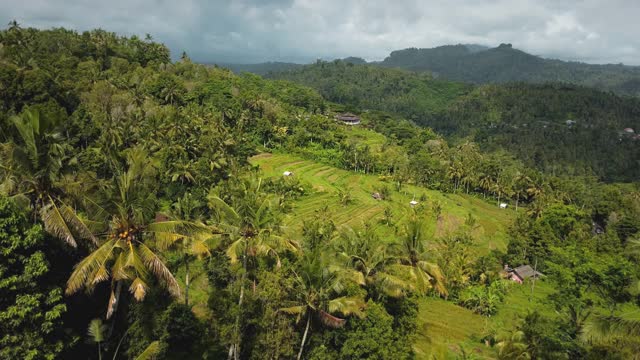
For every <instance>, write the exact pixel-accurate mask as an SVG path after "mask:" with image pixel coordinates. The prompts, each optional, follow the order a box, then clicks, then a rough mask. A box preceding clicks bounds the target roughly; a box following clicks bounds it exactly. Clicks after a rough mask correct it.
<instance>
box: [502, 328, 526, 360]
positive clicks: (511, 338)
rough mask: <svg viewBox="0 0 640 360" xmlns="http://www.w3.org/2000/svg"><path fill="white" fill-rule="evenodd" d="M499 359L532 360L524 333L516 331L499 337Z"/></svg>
mask: <svg viewBox="0 0 640 360" xmlns="http://www.w3.org/2000/svg"><path fill="white" fill-rule="evenodd" d="M497 340H498V342H497V343H496V347H497V348H498V359H500V360H528V359H531V354H529V351H528V347H527V344H526V343H525V342H524V340H525V336H524V333H523V332H522V331H514V332H513V333H510V334H504V335H502V336H499V337H498V339H497Z"/></svg>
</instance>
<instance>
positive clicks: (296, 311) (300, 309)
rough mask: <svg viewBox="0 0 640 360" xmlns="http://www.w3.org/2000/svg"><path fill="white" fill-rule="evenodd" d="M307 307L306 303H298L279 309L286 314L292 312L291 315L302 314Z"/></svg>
mask: <svg viewBox="0 0 640 360" xmlns="http://www.w3.org/2000/svg"><path fill="white" fill-rule="evenodd" d="M306 308H307V307H306V306H304V305H298V306H290V307H286V308H280V309H278V311H280V312H283V313H285V314H291V315H298V314H302V313H303V312H304V311H305V309H306Z"/></svg>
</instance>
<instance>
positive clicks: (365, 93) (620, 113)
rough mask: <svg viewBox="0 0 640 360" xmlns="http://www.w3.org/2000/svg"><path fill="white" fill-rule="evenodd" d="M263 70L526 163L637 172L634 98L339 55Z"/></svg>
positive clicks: (617, 177) (605, 173) (638, 112)
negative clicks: (478, 82)
mask: <svg viewBox="0 0 640 360" xmlns="http://www.w3.org/2000/svg"><path fill="white" fill-rule="evenodd" d="M456 51H459V49H458V50H456ZM465 51H466V50H465ZM489 51H490V50H487V51H484V52H485V53H486V52H489ZM269 77H273V78H279V79H286V80H290V81H293V82H297V83H300V84H303V85H306V86H310V87H313V88H315V89H316V90H318V91H319V92H320V93H321V94H322V95H323V96H324V97H325V98H327V99H329V100H331V101H334V102H338V103H341V104H344V105H347V106H350V107H354V108H360V109H375V110H382V111H389V112H393V113H397V114H400V115H402V116H404V117H406V118H408V119H411V120H413V121H414V122H416V123H418V124H420V125H423V126H429V127H432V128H433V129H434V130H436V131H438V132H440V133H443V134H445V135H447V136H448V137H449V138H450V139H463V138H465V137H469V136H470V137H472V138H473V139H474V140H475V141H477V142H478V143H479V144H480V145H481V146H482V147H483V148H484V149H486V150H497V149H500V148H502V149H506V150H508V151H510V152H512V153H514V154H516V155H517V156H518V157H519V158H520V159H521V160H523V161H524V162H525V163H526V165H527V166H532V167H537V168H538V169H541V170H544V171H548V172H551V173H560V172H565V173H570V174H574V175H582V174H595V175H597V176H599V177H601V178H603V179H606V180H612V181H633V180H634V179H637V177H638V176H640V167H639V166H638V165H639V164H638V161H637V160H638V159H639V158H640V141H639V140H640V137H638V136H636V135H635V134H633V133H624V132H623V130H624V129H625V128H632V129H634V130H638V129H639V128H640V101H639V100H638V99H635V98H627V97H620V96H617V95H615V94H612V93H605V92H602V91H598V90H595V89H590V88H586V87H581V86H576V85H568V84H559V83H555V84H525V83H515V84H493V85H482V86H478V87H473V86H471V85H464V84H462V83H455V82H448V81H444V80H439V79H434V78H432V77H431V76H429V75H428V74H424V73H413V72H408V71H404V70H400V69H387V68H380V67H376V66H372V65H355V64H350V63H345V62H343V61H333V62H319V63H316V64H313V65H307V66H304V67H301V68H299V69H296V70H292V71H288V72H283V73H273V74H270V75H269ZM568 120H570V123H569V125H567V121H568Z"/></svg>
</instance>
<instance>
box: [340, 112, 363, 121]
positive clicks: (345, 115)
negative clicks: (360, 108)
mask: <svg viewBox="0 0 640 360" xmlns="http://www.w3.org/2000/svg"><path fill="white" fill-rule="evenodd" d="M336 119H338V120H342V121H360V117H358V116H357V115H354V114H352V113H343V114H337V115H336Z"/></svg>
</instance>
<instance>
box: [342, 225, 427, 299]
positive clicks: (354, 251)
mask: <svg viewBox="0 0 640 360" xmlns="http://www.w3.org/2000/svg"><path fill="white" fill-rule="evenodd" d="M335 248H336V250H337V255H338V257H339V259H340V260H342V262H343V263H344V264H345V268H346V269H349V272H350V273H351V274H346V275H349V276H350V277H351V279H353V280H354V281H355V282H356V283H358V284H360V285H364V286H366V287H367V288H369V296H372V295H373V294H374V292H375V291H377V292H378V293H382V294H385V295H388V296H391V297H396V298H398V297H402V296H404V295H405V293H406V292H407V291H414V290H415V288H414V286H413V284H412V283H411V282H409V281H406V280H404V279H402V278H400V277H399V276H396V275H394V274H392V273H390V272H388V271H385V270H386V269H385V267H389V265H391V264H392V263H393V262H394V261H395V258H394V257H392V256H390V254H389V253H388V250H387V247H386V246H385V245H384V244H382V242H381V241H380V239H379V238H378V237H377V235H376V234H375V231H374V229H373V228H372V227H371V226H368V225H367V226H365V229H364V231H355V230H353V229H351V228H348V229H346V230H345V231H344V232H343V233H342V234H341V236H340V237H339V238H338V239H337V241H336V243H335Z"/></svg>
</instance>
